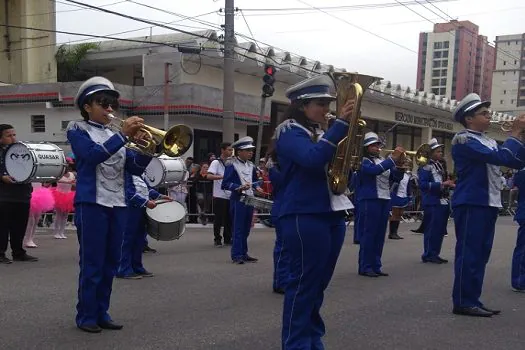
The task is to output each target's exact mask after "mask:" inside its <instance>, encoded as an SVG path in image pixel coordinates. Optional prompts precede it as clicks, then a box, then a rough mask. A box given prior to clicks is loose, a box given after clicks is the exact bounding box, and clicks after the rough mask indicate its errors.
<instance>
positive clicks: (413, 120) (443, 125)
mask: <svg viewBox="0 0 525 350" xmlns="http://www.w3.org/2000/svg"><path fill="white" fill-rule="evenodd" d="M395 119H396V122H402V123H407V124H412V125H420V126H428V127H430V128H432V129H442V130H450V131H453V130H454V124H453V123H449V122H445V121H442V120H438V119H436V118H427V117H418V116H415V115H412V114H409V113H403V112H396V114H395Z"/></svg>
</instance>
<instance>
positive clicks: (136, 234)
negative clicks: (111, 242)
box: [117, 207, 146, 277]
mask: <svg viewBox="0 0 525 350" xmlns="http://www.w3.org/2000/svg"><path fill="white" fill-rule="evenodd" d="M145 216H146V209H145V208H134V207H128V220H127V222H126V230H125V231H124V239H123V240H122V245H121V249H120V262H119V267H118V271H117V275H118V276H120V277H123V276H129V275H132V274H135V273H144V272H145V271H146V270H145V269H144V266H143V265H142V251H143V250H144V244H145V243H144V241H145V238H144V236H145V232H146V217H145Z"/></svg>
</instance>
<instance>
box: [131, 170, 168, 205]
mask: <svg viewBox="0 0 525 350" xmlns="http://www.w3.org/2000/svg"><path fill="white" fill-rule="evenodd" d="M125 177H126V178H125V181H126V182H125V186H126V204H127V205H128V206H130V207H133V208H143V207H145V206H146V204H147V203H148V200H150V199H151V200H156V199H158V198H159V197H160V196H161V194H160V193H159V192H157V191H156V190H154V189H153V188H152V187H151V186H150V185H148V183H147V182H146V181H144V180H143V179H142V178H141V180H142V182H143V183H144V186H146V187H147V189H148V198H145V197H143V196H142V195H141V193H139V192H137V186H136V184H135V182H134V181H133V175H132V174H131V173H129V172H127V171H126V174H125Z"/></svg>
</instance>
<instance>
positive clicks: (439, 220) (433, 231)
mask: <svg viewBox="0 0 525 350" xmlns="http://www.w3.org/2000/svg"><path fill="white" fill-rule="evenodd" d="M423 215H424V216H423V217H424V218H425V219H426V222H425V226H424V233H423V234H424V236H423V255H422V256H421V259H422V260H424V261H425V260H427V259H431V258H437V257H439V254H440V253H441V246H442V244H443V237H445V233H446V231H447V223H448V217H449V215H450V207H449V205H448V204H443V205H433V206H427V207H425V210H424V214H423Z"/></svg>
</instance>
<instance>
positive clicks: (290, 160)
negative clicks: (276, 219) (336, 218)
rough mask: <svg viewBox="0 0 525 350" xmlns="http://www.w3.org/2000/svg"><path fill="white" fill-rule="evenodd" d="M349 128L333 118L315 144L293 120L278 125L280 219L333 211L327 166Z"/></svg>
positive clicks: (309, 135)
mask: <svg viewBox="0 0 525 350" xmlns="http://www.w3.org/2000/svg"><path fill="white" fill-rule="evenodd" d="M348 126H349V124H348V123H347V122H346V121H344V120H341V119H336V121H335V122H334V123H333V124H332V126H331V127H330V128H329V129H328V130H327V131H326V132H325V133H324V134H323V136H322V137H320V138H319V142H314V141H313V140H312V134H311V132H310V131H309V130H307V129H306V128H304V127H303V126H301V125H300V124H298V123H297V122H295V121H293V120H287V121H285V122H283V123H282V124H281V125H279V126H278V128H277V130H276V151H277V155H278V163H279V168H280V170H281V175H282V181H283V183H285V184H286V186H285V189H284V193H283V200H282V202H281V208H280V211H279V216H280V217H282V216H285V215H289V214H313V213H327V212H332V211H334V210H333V209H332V205H331V192H330V189H329V187H328V182H327V175H326V166H327V165H328V163H329V162H330V161H331V160H332V157H333V155H334V153H335V151H336V149H337V144H338V143H339V142H340V141H341V140H342V139H343V138H344V137H345V136H346V135H347V133H348ZM350 175H351V174H348V176H349V177H350Z"/></svg>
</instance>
